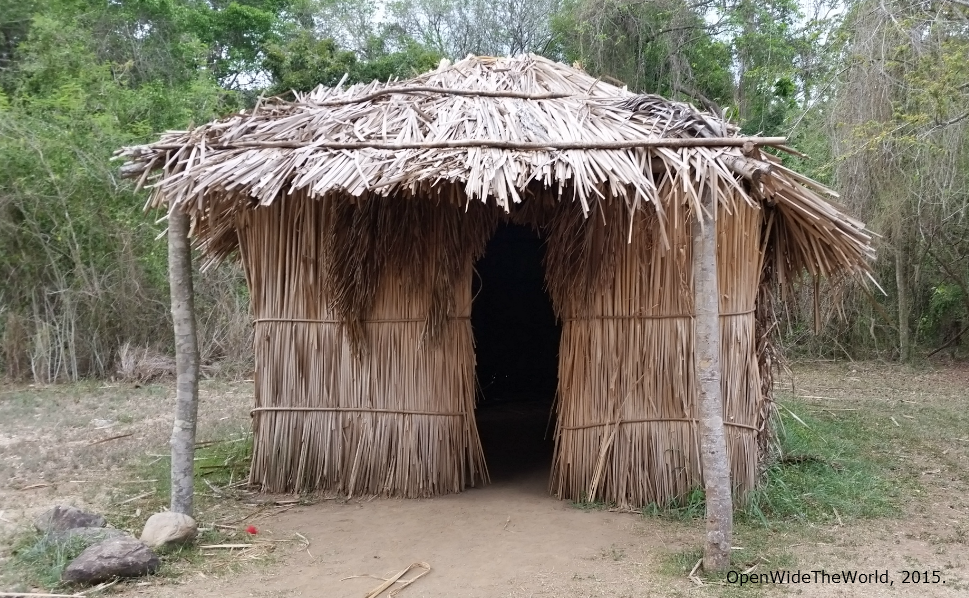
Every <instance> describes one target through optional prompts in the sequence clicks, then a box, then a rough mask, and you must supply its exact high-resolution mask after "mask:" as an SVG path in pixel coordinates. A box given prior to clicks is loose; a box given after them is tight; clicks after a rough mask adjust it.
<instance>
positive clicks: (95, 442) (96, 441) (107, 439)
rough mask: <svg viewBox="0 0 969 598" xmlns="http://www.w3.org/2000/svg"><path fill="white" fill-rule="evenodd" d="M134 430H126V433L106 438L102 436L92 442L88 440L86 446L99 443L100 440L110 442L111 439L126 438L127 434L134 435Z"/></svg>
mask: <svg viewBox="0 0 969 598" xmlns="http://www.w3.org/2000/svg"><path fill="white" fill-rule="evenodd" d="M134 434H135V433H134V432H128V433H127V434H118V435H117V436H109V437H108V438H102V439H101V440H95V441H94V442H89V443H88V444H87V445H88V446H94V445H95V444H101V443H102V442H110V441H112V440H118V439H119V438H127V437H129V436H134Z"/></svg>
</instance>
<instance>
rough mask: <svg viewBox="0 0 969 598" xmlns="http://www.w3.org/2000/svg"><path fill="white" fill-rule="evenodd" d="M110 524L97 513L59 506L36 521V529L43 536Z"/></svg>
mask: <svg viewBox="0 0 969 598" xmlns="http://www.w3.org/2000/svg"><path fill="white" fill-rule="evenodd" d="M107 524H108V522H107V521H105V519H104V517H102V516H100V515H98V514H96V513H85V512H84V511H82V510H80V509H78V508H75V507H65V506H62V505H58V506H56V507H54V508H53V509H51V510H49V511H47V512H45V513H43V514H42V515H39V516H38V517H37V518H36V519H34V527H36V528H37V531H39V532H40V533H42V534H48V533H51V532H63V531H66V530H69V529H74V528H76V527H104V526H105V525H107Z"/></svg>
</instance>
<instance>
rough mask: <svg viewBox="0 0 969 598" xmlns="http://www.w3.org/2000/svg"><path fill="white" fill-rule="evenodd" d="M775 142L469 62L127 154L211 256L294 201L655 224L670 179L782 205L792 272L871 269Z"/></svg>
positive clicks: (693, 116)
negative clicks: (578, 211)
mask: <svg viewBox="0 0 969 598" xmlns="http://www.w3.org/2000/svg"><path fill="white" fill-rule="evenodd" d="M783 144H784V140H783V139H778V138H743V137H740V136H739V131H738V129H737V127H735V126H734V125H731V124H730V123H728V122H725V121H724V120H723V119H721V118H719V117H717V116H714V115H711V114H709V113H706V112H702V111H700V110H697V109H696V108H694V107H693V106H690V105H689V104H684V103H681V102H674V101H670V100H666V99H664V98H661V97H659V96H655V95H636V94H633V93H631V92H629V91H628V90H626V89H624V88H620V87H616V86H614V85H611V84H609V83H606V82H603V81H601V80H599V79H597V78H595V77H592V76H591V75H589V74H588V73H585V72H584V71H582V70H581V69H579V68H575V67H571V66H568V65H565V64H561V63H557V62H553V61H551V60H548V59H546V58H543V57H540V56H535V55H522V56H517V57H511V58H495V57H483V56H469V57H467V58H465V59H464V60H461V61H458V62H457V63H455V64H453V65H449V64H444V63H442V65H441V66H440V67H439V68H438V69H436V70H434V71H431V72H428V73H424V74H422V75H419V76H417V77H414V78H412V79H409V80H407V81H395V82H390V83H380V82H373V83H369V84H357V85H352V86H349V87H343V86H342V85H338V86H336V87H333V88H325V87H319V88H317V89H315V90H313V91H311V92H309V93H306V94H297V96H296V99H295V100H293V101H285V100H283V99H280V98H271V99H267V100H261V101H260V102H259V104H258V105H257V106H256V107H255V108H254V109H253V110H251V111H245V112H242V113H240V114H237V115H234V116H231V117H228V118H225V119H222V120H219V121H216V122H213V123H209V124H206V125H204V126H201V127H198V128H196V129H194V130H192V131H172V132H169V133H166V134H165V135H163V137H162V138H161V140H160V141H159V142H157V143H154V144H150V145H147V146H137V147H130V148H125V149H124V150H122V151H121V152H120V154H121V156H122V157H124V158H126V159H127V160H128V163H127V164H126V165H125V166H124V167H123V171H124V172H125V174H126V175H127V176H134V177H141V179H140V183H144V182H146V181H147V180H150V176H151V175H150V172H152V171H155V170H161V173H160V175H155V176H156V179H157V181H156V182H155V183H154V185H153V186H154V193H153V195H152V199H151V200H150V202H149V205H150V206H152V207H161V206H167V207H168V208H169V209H183V210H186V211H188V212H190V213H192V214H193V216H194V219H195V223H196V227H195V231H196V236H197V237H198V238H199V239H200V241H201V244H202V246H203V248H205V249H208V250H209V251H210V254H212V255H225V254H226V253H227V252H228V251H231V250H232V248H233V247H234V240H233V239H232V238H230V237H231V236H232V235H231V231H230V230H229V229H230V228H231V226H230V224H229V223H228V221H229V220H231V219H228V220H226V219H223V218H222V217H223V216H226V215H229V214H230V213H233V212H234V211H237V210H239V209H247V208H249V207H252V206H253V205H255V204H259V205H268V204H270V203H272V202H274V201H275V200H276V199H277V198H279V197H281V196H284V195H287V194H292V193H296V192H306V193H308V194H309V195H310V196H313V197H320V198H322V197H327V196H344V197H348V196H349V197H361V196H368V195H381V196H415V195H422V196H440V197H448V198H451V199H453V200H456V201H493V202H495V203H496V204H497V205H498V206H501V207H502V208H504V209H505V210H509V209H510V207H511V205H512V204H514V203H518V202H520V201H522V199H523V198H524V197H527V196H529V195H533V194H535V193H536V192H540V193H551V194H553V195H555V196H557V197H559V198H560V199H562V200H564V201H576V202H577V203H579V204H580V205H581V207H582V209H583V210H584V211H585V212H588V211H589V210H590V206H591V205H592V204H593V203H594V202H595V201H597V200H598V199H605V198H609V197H613V198H617V199H622V200H624V201H625V202H626V203H627V204H628V205H629V206H630V209H640V208H642V207H645V206H647V205H652V206H654V208H655V210H656V212H657V213H658V214H659V215H660V217H661V218H662V215H663V214H664V212H665V210H666V208H667V206H666V203H667V202H669V201H670V199H669V198H668V197H662V196H661V193H660V192H659V188H660V186H662V185H663V184H664V183H663V181H666V184H668V183H670V182H671V181H672V182H673V183H674V186H675V187H676V188H681V189H683V190H684V192H685V197H686V198H687V199H686V201H687V203H688V204H690V205H689V207H690V208H692V209H698V208H699V196H700V194H702V193H704V192H706V190H710V191H712V192H714V193H717V195H718V197H719V198H720V201H721V202H722V203H723V202H726V203H728V204H729V203H732V202H733V201H737V200H738V199H739V200H742V201H747V202H749V203H751V204H756V205H760V204H761V203H762V202H767V203H768V204H770V205H777V206H779V207H780V208H781V212H782V213H781V214H780V216H781V217H782V219H784V221H785V223H786V224H789V225H790V226H794V227H796V228H797V229H798V234H794V235H790V236H789V241H790V246H789V247H785V250H790V251H791V252H792V253H791V254H790V255H788V256H787V258H786V259H787V260H790V261H791V266H792V267H794V268H799V267H806V268H808V269H809V270H811V271H812V272H815V273H819V274H834V273H836V272H844V271H866V270H867V268H868V266H867V263H868V260H869V259H870V258H871V257H872V255H873V252H872V249H871V246H870V235H869V234H868V233H867V232H866V231H865V228H864V225H863V224H862V223H860V222H858V221H856V220H853V219H851V218H849V217H847V216H846V215H844V214H843V213H841V212H840V211H839V210H838V209H836V208H835V207H833V206H832V205H831V204H830V203H828V201H827V200H826V199H823V197H827V198H833V197H835V194H834V193H833V192H831V191H830V190H828V189H826V188H824V187H823V186H821V185H820V184H818V183H815V182H814V181H811V180H809V179H807V178H805V177H802V176H800V175H798V174H797V173H794V172H792V171H790V170H788V169H786V168H784V167H783V166H782V165H781V164H780V162H779V160H778V159H777V158H775V157H774V156H771V155H770V154H765V153H762V152H760V150H759V148H760V147H761V146H773V147H782V148H783ZM217 221H218V222H221V224H218V222H217ZM226 235H229V236H226Z"/></svg>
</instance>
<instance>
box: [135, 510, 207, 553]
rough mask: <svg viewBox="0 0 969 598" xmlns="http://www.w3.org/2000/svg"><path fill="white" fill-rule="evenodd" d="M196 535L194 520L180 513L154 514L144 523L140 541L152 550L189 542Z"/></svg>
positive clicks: (196, 526)
mask: <svg viewBox="0 0 969 598" xmlns="http://www.w3.org/2000/svg"><path fill="white" fill-rule="evenodd" d="M197 534H198V525H197V524H196V523H195V520H194V519H192V518H191V517H189V516H188V515H183V514H182V513H173V512H171V511H164V512H161V513H155V514H154V515H152V516H151V517H149V518H148V521H146V522H145V529H144V530H143V531H142V532H141V541H142V542H144V543H145V544H147V545H148V546H150V547H152V548H158V547H160V546H169V545H172V544H184V543H186V542H191V541H192V540H194V539H195V536H196V535H197Z"/></svg>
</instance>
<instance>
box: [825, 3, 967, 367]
mask: <svg viewBox="0 0 969 598" xmlns="http://www.w3.org/2000/svg"><path fill="white" fill-rule="evenodd" d="M967 19H969V5H967V4H966V3H964V2H955V1H938V2H928V3H926V2H909V1H902V0H896V1H884V0H862V1H859V2H856V3H854V4H853V5H852V10H851V13H850V15H849V17H848V18H847V20H846V24H845V32H846V39H847V44H846V50H845V52H844V55H845V68H844V69H843V70H844V73H845V74H844V77H843V79H842V80H841V81H839V89H838V98H837V101H836V103H835V105H834V109H833V110H832V111H831V114H830V119H831V122H832V129H833V132H834V135H833V137H832V142H833V151H834V153H835V156H836V158H837V162H836V170H835V175H836V181H837V183H838V186H839V187H840V188H841V190H842V195H843V197H844V200H845V202H846V203H847V204H848V205H849V206H850V207H851V208H852V209H853V211H854V212H855V213H858V214H860V215H862V217H864V218H865V219H866V220H868V221H869V222H871V223H872V225H873V227H874V228H875V230H879V231H880V232H882V233H883V235H884V237H885V243H884V244H883V249H882V251H881V252H880V254H881V255H882V256H885V257H884V258H882V259H881V260H880V263H879V264H878V273H879V274H880V276H879V278H880V279H882V280H892V279H894V282H895V284H894V286H893V287H892V286H889V287H888V288H889V290H890V294H891V295H893V296H890V300H891V299H893V300H894V303H895V305H894V306H889V309H891V308H892V307H894V309H895V316H896V320H895V322H894V323H893V324H894V325H893V326H891V327H890V328H889V329H888V331H887V332H888V333H889V334H892V335H894V342H893V345H894V346H895V347H897V354H898V356H899V358H900V359H901V360H903V361H906V360H908V359H910V358H911V356H912V352H913V347H914V345H915V343H916V341H917V339H918V337H919V336H920V335H923V336H924V335H926V334H930V333H931V334H934V335H935V336H936V337H938V340H937V341H936V342H939V343H943V342H950V340H951V339H952V337H953V335H956V334H959V330H963V331H964V325H963V324H961V323H962V322H967V321H969V293H966V292H965V291H966V290H967V289H969V268H967V263H969V242H967V240H969V220H967V219H966V218H965V214H966V210H967V209H969V199H967V197H969V152H967V150H969V87H967V86H966V85H965V81H966V80H967V78H969V66H967V63H966V60H965V56H966V55H967V52H969V33H967V30H966V26H965V24H966V22H967ZM885 258H888V259H885ZM892 291H893V292H892ZM946 320H948V322H946ZM953 328H956V329H957V330H953ZM872 329H874V324H873V325H872ZM872 336H873V337H874V333H873V334H872ZM947 339H948V340H947ZM952 342H954V341H952Z"/></svg>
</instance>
